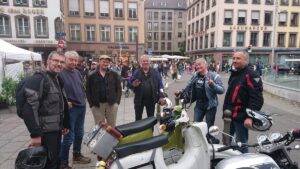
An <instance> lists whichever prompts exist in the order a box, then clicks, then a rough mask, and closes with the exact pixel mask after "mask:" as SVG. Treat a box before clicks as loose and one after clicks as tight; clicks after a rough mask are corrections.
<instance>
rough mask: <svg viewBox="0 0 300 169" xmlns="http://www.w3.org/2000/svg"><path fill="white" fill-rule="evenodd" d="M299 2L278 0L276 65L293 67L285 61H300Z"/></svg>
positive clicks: (295, 0) (296, 0)
mask: <svg viewBox="0 0 300 169" xmlns="http://www.w3.org/2000/svg"><path fill="white" fill-rule="evenodd" d="M299 16H300V0H290V1H289V0H278V19H277V20H278V23H277V29H276V38H277V39H276V41H275V42H276V46H277V47H278V48H279V49H278V52H277V55H276V58H275V60H277V64H287V65H289V66H290V67H293V62H286V59H300V50H299V48H300V25H299Z"/></svg>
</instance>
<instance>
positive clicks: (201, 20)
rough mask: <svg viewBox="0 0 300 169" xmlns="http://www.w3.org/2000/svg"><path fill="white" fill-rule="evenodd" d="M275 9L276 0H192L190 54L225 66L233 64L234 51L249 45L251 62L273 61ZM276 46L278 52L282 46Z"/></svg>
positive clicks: (188, 29) (190, 6)
mask: <svg viewBox="0 0 300 169" xmlns="http://www.w3.org/2000/svg"><path fill="white" fill-rule="evenodd" d="M274 10H275V6H274V0H221V1H217V0H189V1H188V8H187V11H188V16H187V20H188V24H187V31H188V33H187V44H186V47H187V51H188V52H187V54H188V55H189V56H191V57H192V58H194V59H195V58H198V57H205V58H206V59H207V60H208V61H209V62H211V61H215V62H220V63H222V65H223V66H224V65H225V64H231V62H232V60H231V56H232V52H233V51H236V50H248V48H249V57H250V63H252V64H254V63H255V62H257V61H261V62H262V63H263V64H265V65H268V64H271V62H272V47H273V44H272V41H273V40H272V32H273V30H274V27H275V28H276V27H277V25H278V23H279V22H278V21H276V25H273V24H274V23H273V22H274V18H273V17H274V13H275V12H274ZM298 12H299V10H298ZM298 19H299V18H298ZM298 29H299V28H298ZM278 35H279V34H277V36H278ZM296 41H299V39H298V40H296ZM276 45H277V46H275V52H276V53H279V52H280V51H281V50H282V48H281V47H279V46H278V44H276ZM297 45H298V46H297ZM294 46H295V49H296V47H297V48H299V43H295V44H294ZM286 47H288V46H286ZM284 50H294V49H287V48H285V49H284ZM276 53H275V54H276Z"/></svg>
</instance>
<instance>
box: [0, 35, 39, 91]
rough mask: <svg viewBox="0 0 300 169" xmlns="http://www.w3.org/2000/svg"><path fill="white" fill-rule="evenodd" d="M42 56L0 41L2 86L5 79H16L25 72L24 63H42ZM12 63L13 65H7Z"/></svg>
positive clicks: (0, 81)
mask: <svg viewBox="0 0 300 169" xmlns="http://www.w3.org/2000/svg"><path fill="white" fill-rule="evenodd" d="M41 60H42V56H41V55H40V54H38V53H34V52H31V51H29V50H25V49H22V48H19V47H17V46H14V45H12V44H10V43H8V42H6V41H4V40H2V39H0V86H1V84H2V80H3V77H12V78H16V77H17V75H18V74H19V73H21V72H23V64H22V63H23V62H24V61H41ZM7 63H12V64H7Z"/></svg>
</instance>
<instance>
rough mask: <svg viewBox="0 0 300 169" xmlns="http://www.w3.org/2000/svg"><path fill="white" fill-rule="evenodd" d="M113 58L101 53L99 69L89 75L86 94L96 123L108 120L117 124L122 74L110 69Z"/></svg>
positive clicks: (112, 123)
mask: <svg viewBox="0 0 300 169" xmlns="http://www.w3.org/2000/svg"><path fill="white" fill-rule="evenodd" d="M110 61H111V58H110V57H109V56H107V55H101V56H100V58H99V69H98V70H95V71H94V72H92V73H91V74H89V76H88V77H87V83H86V96H87V99H88V102H89V104H90V107H91V109H92V113H93V116H94V120H95V123H97V122H99V121H103V122H105V121H106V122H107V123H108V124H110V125H112V126H115V125H116V118H117V111H118V107H119V104H120V100H121V95H122V88H121V76H120V75H118V73H116V72H115V71H112V70H111V69H109V68H108V67H109V63H110Z"/></svg>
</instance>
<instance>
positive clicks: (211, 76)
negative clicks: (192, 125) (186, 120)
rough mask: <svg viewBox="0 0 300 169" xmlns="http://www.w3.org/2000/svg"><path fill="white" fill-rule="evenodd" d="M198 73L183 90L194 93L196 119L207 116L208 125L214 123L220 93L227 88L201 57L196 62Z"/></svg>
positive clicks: (198, 120)
mask: <svg viewBox="0 0 300 169" xmlns="http://www.w3.org/2000/svg"><path fill="white" fill-rule="evenodd" d="M195 69H196V73H195V74H194V75H193V77H192V78H191V80H190V82H189V83H188V85H187V86H186V88H185V89H184V90H183V91H184V92H190V91H191V93H192V97H191V98H192V100H191V102H194V101H196V106H195V108H194V121H196V122H201V121H203V119H204V116H205V117H206V123H207V127H208V128H209V127H211V126H213V125H214V122H215V116H216V112H217V107H218V96H217V95H218V94H223V93H224V91H225V89H224V86H223V83H222V80H221V78H220V76H219V75H218V74H216V73H214V72H212V71H209V70H208V65H207V62H206V60H205V59H203V58H200V59H197V60H196V62H195Z"/></svg>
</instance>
